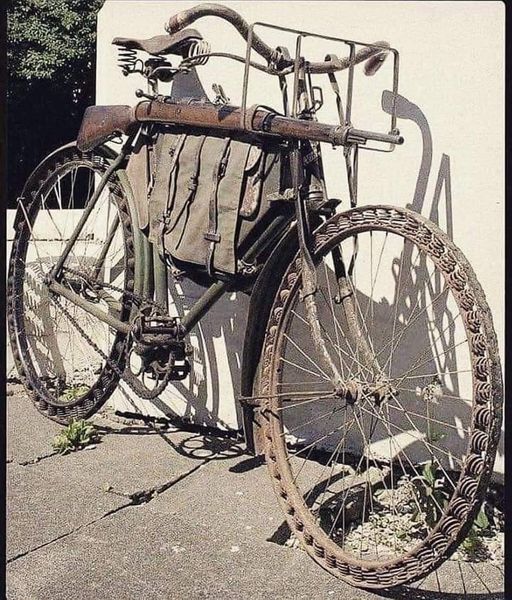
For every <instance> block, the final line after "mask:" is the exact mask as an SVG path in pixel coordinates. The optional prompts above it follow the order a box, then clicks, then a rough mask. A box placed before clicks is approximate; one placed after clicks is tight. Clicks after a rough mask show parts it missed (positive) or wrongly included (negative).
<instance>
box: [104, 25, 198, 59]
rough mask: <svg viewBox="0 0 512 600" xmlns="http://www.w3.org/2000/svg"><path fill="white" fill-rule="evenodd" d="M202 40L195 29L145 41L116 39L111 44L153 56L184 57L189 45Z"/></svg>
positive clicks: (157, 36) (156, 36) (158, 36)
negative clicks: (172, 55)
mask: <svg viewBox="0 0 512 600" xmlns="http://www.w3.org/2000/svg"><path fill="white" fill-rule="evenodd" d="M202 39H203V36H202V35H201V34H200V33H199V31H196V30H195V29H183V30H182V31H178V33H173V34H172V35H155V36H154V37H152V38H149V39H147V40H139V39H136V38H121V37H116V38H114V39H113V40H112V43H113V44H114V45H116V46H122V47H123V48H127V49H131V50H143V51H144V52H147V53H148V54H153V55H154V56H158V55H165V54H177V55H178V56H186V55H187V51H188V49H189V47H190V45H191V44H192V43H193V42H195V41H198V40H202Z"/></svg>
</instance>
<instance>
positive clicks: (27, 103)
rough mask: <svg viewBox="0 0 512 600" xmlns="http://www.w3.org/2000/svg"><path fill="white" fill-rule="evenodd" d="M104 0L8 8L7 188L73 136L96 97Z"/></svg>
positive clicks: (14, 0) (28, 1)
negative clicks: (100, 13)
mask: <svg viewBox="0 0 512 600" xmlns="http://www.w3.org/2000/svg"><path fill="white" fill-rule="evenodd" d="M103 1H104V0H11V1H10V2H9V5H8V9H7V73H8V87H7V105H8V116H7V136H8V137H7V141H8V153H7V161H8V188H9V198H10V202H9V203H10V205H11V206H12V202H13V200H12V198H13V196H14V195H17V194H19V193H20V191H21V187H22V185H23V182H24V180H25V179H26V177H27V176H28V174H29V172H30V171H31V170H32V168H33V167H34V166H35V165H36V164H37V163H38V162H39V161H40V160H41V159H42V158H43V157H44V155H46V154H47V153H48V152H50V151H51V150H52V149H54V148H55V147H56V146H59V145H61V144H63V143H66V142H68V141H70V140H72V139H73V138H74V137H75V136H76V134H77V131H78V127H79V125H80V120H81V117H82V114H83V111H84V109H85V108H86V107H87V106H88V105H90V104H93V102H94V63H95V40H96V16H97V13H98V10H99V9H100V8H101V6H102V4H103Z"/></svg>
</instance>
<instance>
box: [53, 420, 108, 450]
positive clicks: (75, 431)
mask: <svg viewBox="0 0 512 600" xmlns="http://www.w3.org/2000/svg"><path fill="white" fill-rule="evenodd" d="M96 439H97V433H96V430H95V428H94V425H92V424H91V423H88V422H87V421H84V420H83V419H80V420H79V421H72V422H71V423H70V424H69V425H68V426H67V427H65V428H64V429H63V430H62V431H61V432H60V433H59V434H57V435H56V436H55V437H54V439H53V442H52V446H53V448H54V449H55V450H57V451H58V452H59V454H68V452H75V451H76V450H80V449H81V448H83V447H84V446H87V445H89V444H92V443H93V442H95V441H96Z"/></svg>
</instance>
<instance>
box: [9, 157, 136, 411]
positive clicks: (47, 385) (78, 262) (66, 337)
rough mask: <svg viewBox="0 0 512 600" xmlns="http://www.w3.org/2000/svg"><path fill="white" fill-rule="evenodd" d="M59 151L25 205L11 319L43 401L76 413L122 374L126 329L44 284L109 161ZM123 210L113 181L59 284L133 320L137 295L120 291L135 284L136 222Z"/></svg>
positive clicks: (25, 366)
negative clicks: (132, 247)
mask: <svg viewBox="0 0 512 600" xmlns="http://www.w3.org/2000/svg"><path fill="white" fill-rule="evenodd" d="M59 158H60V159H61V161H60V162H56V163H55V164H54V166H53V168H50V169H49V170H48V171H47V174H46V176H44V177H43V179H42V181H40V182H39V183H38V184H37V186H36V189H34V190H31V191H30V193H31V196H32V197H31V199H30V202H29V204H28V205H25V206H24V207H23V208H20V211H21V215H20V216H21V218H20V221H21V222H20V225H19V229H18V232H17V236H16V239H15V242H14V245H13V251H12V261H11V271H12V277H11V290H12V295H11V301H12V304H11V306H12V311H11V312H12V317H13V318H12V320H11V321H12V325H13V326H14V327H13V328H14V334H15V338H16V346H17V350H18V352H19V359H20V362H21V364H22V369H23V372H24V375H25V376H26V378H27V380H28V383H29V384H30V386H31V387H32V388H33V389H34V390H35V392H36V394H37V396H38V400H40V402H41V404H42V408H46V409H47V410H48V411H49V412H52V413H53V414H55V413H57V414H60V415H69V414H70V413H76V415H77V416H78V415H80V414H85V413H87V412H90V411H91V409H92V408H94V409H95V408H97V407H98V406H99V405H101V403H103V401H104V400H105V399H106V398H107V397H108V396H109V395H110V393H111V391H112V384H113V382H114V380H116V379H117V376H116V374H115V373H113V371H112V368H111V366H110V365H109V364H108V361H107V360H106V357H107V358H109V359H110V360H111V361H112V362H118V361H120V360H121V354H122V353H121V352H120V351H121V350H122V348H123V347H124V344H123V342H125V341H126V336H122V335H120V334H118V333H117V332H115V331H113V330H112V329H111V328H109V327H108V326H107V325H105V324H104V323H103V322H101V321H99V320H98V319H96V318H95V317H93V316H92V315H90V314H89V313H86V312H85V311H83V310H82V309H80V308H78V307H77V306H76V305H74V304H72V303H71V302H69V301H68V300H66V299H64V298H63V297H55V296H53V295H52V294H51V293H50V292H49V290H48V288H47V285H46V283H45V280H44V278H45V276H46V275H47V274H48V273H49V272H50V270H51V268H52V267H53V265H54V264H55V262H56V259H57V257H58V256H59V255H60V253H61V252H62V249H63V248H64V245H65V243H66V240H67V239H68V238H69V235H70V234H71V232H72V231H73V229H74V226H75V224H76V222H77V221H78V218H79V216H80V214H81V210H80V209H82V208H83V206H84V205H85V202H86V201H87V199H88V198H90V197H91V196H92V194H93V193H94V189H95V186H97V184H98V182H99V179H100V176H101V173H102V172H104V170H105V168H106V161H105V160H104V159H101V158H100V157H94V160H92V157H89V156H79V155H77V154H76V153H74V152H69V153H66V156H65V159H64V160H62V158H63V157H62V156H60V157H59ZM123 211H126V207H125V206H124V200H123V198H122V193H121V192H120V189H119V187H118V185H117V184H115V183H114V184H112V185H109V186H107V188H106V189H105V190H104V191H103V192H102V194H101V195H100V198H99V200H98V202H97V204H96V206H95V208H94V210H93V212H92V214H91V216H90V218H89V219H88V220H87V222H86V224H85V226H84V229H83V231H82V233H81V235H80V237H79V239H78V241H77V243H76V245H75V247H74V248H73V250H72V252H71V254H70V256H69V257H68V258H67V259H66V261H65V263H64V269H63V276H62V281H61V283H62V285H64V286H65V287H67V288H68V289H71V290H72V291H74V292H75V293H78V294H79V295H80V296H82V297H86V298H88V299H89V300H92V301H94V303H95V304H97V305H98V307H100V308H101V309H103V310H105V312H115V313H116V316H118V318H121V319H127V317H128V314H129V309H130V299H129V298H128V297H127V296H126V295H125V294H124V293H123V290H127V291H130V289H131V288H132V287H133V273H132V270H133V264H131V263H133V259H132V261H131V263H130V264H129V261H128V258H129V256H130V255H131V252H130V251H129V250H127V248H129V241H130V237H131V236H130V227H129V223H128V226H127V222H126V221H127V220H126V216H125V215H124V214H123ZM123 219H124V222H123ZM106 240H109V241H108V242H107V243H105V242H106ZM127 244H128V245H127ZM102 249H103V250H102ZM102 253H103V254H104V259H103V260H102V259H101V255H102ZM98 259H99V260H98ZM92 281H94V282H95V286H92V285H91V282H92ZM105 283H108V284H113V285H115V286H116V288H119V289H118V290H112V289H111V288H110V287H108V286H106V285H105ZM80 330H82V332H83V333H85V335H86V336H88V337H89V338H90V339H92V340H93V342H94V345H91V344H90V343H89V342H88V341H87V340H86V339H85V338H84V336H83V335H82V332H81V331H80ZM73 409H74V410H73Z"/></svg>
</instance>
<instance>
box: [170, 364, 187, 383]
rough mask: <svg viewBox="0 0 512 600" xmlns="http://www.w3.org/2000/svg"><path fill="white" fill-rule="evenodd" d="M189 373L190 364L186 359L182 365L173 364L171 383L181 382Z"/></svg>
mask: <svg viewBox="0 0 512 600" xmlns="http://www.w3.org/2000/svg"><path fill="white" fill-rule="evenodd" d="M189 373H190V363H189V362H188V360H187V359H185V360H184V361H183V363H182V364H179V365H177V364H174V365H173V366H172V367H171V381H182V380H183V379H185V378H186V377H187V376H188V374H189Z"/></svg>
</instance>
